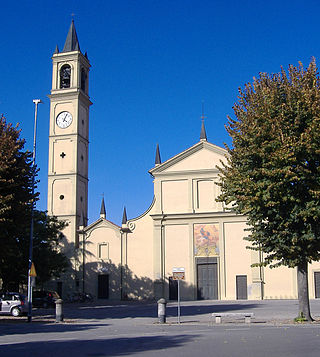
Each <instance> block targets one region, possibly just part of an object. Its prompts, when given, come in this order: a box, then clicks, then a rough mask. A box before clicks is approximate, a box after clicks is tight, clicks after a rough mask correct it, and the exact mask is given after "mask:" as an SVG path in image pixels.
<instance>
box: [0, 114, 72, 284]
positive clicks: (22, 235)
mask: <svg viewBox="0 0 320 357" xmlns="http://www.w3.org/2000/svg"><path fill="white" fill-rule="evenodd" d="M24 143H25V142H24V140H23V139H21V138H20V130H19V129H18V126H16V127H13V126H12V125H11V124H10V123H7V122H6V120H5V118H4V117H3V116H1V117H0V244H1V249H0V278H1V280H2V285H3V286H2V287H3V289H8V290H11V289H18V287H19V284H20V283H26V282H27V275H28V274H27V273H28V258H29V242H30V223H31V208H32V202H33V200H36V199H37V197H38V193H35V194H32V177H33V170H36V168H33V167H32V161H31V159H32V155H31V153H30V152H28V151H24V150H23V148H24ZM64 227H65V223H64V222H58V221H57V219H56V218H54V217H47V215H46V213H45V212H41V211H35V215H34V238H33V242H34V249H33V252H34V254H33V256H34V259H33V260H34V262H35V265H36V270H37V274H38V280H39V281H40V282H41V283H43V282H45V281H47V280H49V279H50V278H51V277H52V276H57V275H59V274H60V273H61V272H62V271H64V270H65V268H66V266H67V259H66V258H65V256H64V255H63V254H62V253H61V252H59V249H58V244H59V242H60V240H61V237H60V230H62V229H63V228H64Z"/></svg>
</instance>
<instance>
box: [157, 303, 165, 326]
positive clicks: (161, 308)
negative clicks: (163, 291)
mask: <svg viewBox="0 0 320 357" xmlns="http://www.w3.org/2000/svg"><path fill="white" fill-rule="evenodd" d="M166 306H167V301H166V299H164V298H161V299H160V300H158V322H159V324H165V323H166Z"/></svg>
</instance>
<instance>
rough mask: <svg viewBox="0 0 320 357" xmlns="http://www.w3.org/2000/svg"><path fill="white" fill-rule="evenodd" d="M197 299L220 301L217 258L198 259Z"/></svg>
mask: <svg viewBox="0 0 320 357" xmlns="http://www.w3.org/2000/svg"><path fill="white" fill-rule="evenodd" d="M197 298H198V300H217V299H218V264H217V258H197Z"/></svg>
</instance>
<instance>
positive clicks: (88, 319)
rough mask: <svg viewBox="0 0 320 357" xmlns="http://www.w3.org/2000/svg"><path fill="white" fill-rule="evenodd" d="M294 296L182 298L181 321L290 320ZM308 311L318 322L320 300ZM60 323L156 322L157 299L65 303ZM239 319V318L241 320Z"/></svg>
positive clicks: (39, 318) (47, 318) (172, 317)
mask: <svg viewBox="0 0 320 357" xmlns="http://www.w3.org/2000/svg"><path fill="white" fill-rule="evenodd" d="M298 306H299V305H298V301H297V300H263V301H261V300H241V301H240V300H236V301H221V300H220V301H217V300H202V301H183V302H181V323H183V324H212V323H214V321H213V319H212V317H211V314H212V313H213V312H253V313H254V315H255V318H254V319H253V320H252V322H253V323H269V324H270V323H271V324H286V323H292V322H293V320H294V318H295V317H296V316H297V315H298ZM310 306H311V314H312V317H313V318H314V319H315V320H316V322H315V323H317V322H318V323H320V300H311V301H310ZM63 314H64V317H65V318H64V323H67V324H68V323H96V322H97V321H99V323H107V322H108V321H110V320H113V321H117V323H119V324H120V325H122V324H128V325H130V324H133V323H134V324H135V325H137V324H138V325H140V324H142V325H148V324H155V323H157V321H158V319H157V303H156V302H151V301H108V300H105V301H99V302H97V303H96V302H93V303H88V304H77V303H75V304H65V305H64V307H63ZM166 314H167V323H168V324H175V323H177V303H176V302H169V303H168V304H167V309H166ZM32 320H33V322H34V323H54V322H55V310H54V309H52V308H51V309H34V310H33V318H32ZM25 321H26V317H25V316H24V317H19V318H15V317H11V316H0V324H6V323H10V324H15V323H23V322H25ZM241 322H243V321H241Z"/></svg>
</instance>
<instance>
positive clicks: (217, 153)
mask: <svg viewBox="0 0 320 357" xmlns="http://www.w3.org/2000/svg"><path fill="white" fill-rule="evenodd" d="M226 155H227V151H226V150H225V149H224V148H221V147H219V146H216V145H214V144H211V143H208V142H207V141H200V142H198V143H197V144H195V145H193V146H191V147H190V148H188V149H187V150H185V151H183V152H181V153H180V154H178V155H176V156H174V157H172V158H171V159H169V160H167V161H165V162H163V163H162V164H160V165H157V166H155V167H154V168H153V169H151V170H150V171H149V172H150V174H151V175H156V174H158V173H170V172H182V171H195V170H216V166H217V165H218V166H221V162H220V160H222V161H225V160H226Z"/></svg>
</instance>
